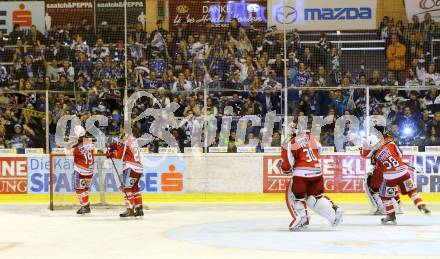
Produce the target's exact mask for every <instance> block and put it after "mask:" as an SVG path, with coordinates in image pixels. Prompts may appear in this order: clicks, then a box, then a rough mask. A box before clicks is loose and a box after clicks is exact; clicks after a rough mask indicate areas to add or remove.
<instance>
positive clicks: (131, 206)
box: [110, 157, 133, 208]
mask: <svg viewBox="0 0 440 259" xmlns="http://www.w3.org/2000/svg"><path fill="white" fill-rule="evenodd" d="M110 160H112V164H113V168H114V169H115V171H116V174H117V175H118V179H119V182H120V183H121V189H122V190H121V191H122V192H123V193H124V195H125V199H126V200H127V202H128V204H130V208H133V205H132V204H131V203H130V200H129V199H128V195H127V193H126V192H125V191H124V183H123V181H122V179H121V175H120V174H119V171H118V168H117V167H116V164H115V161H114V160H113V157H110Z"/></svg>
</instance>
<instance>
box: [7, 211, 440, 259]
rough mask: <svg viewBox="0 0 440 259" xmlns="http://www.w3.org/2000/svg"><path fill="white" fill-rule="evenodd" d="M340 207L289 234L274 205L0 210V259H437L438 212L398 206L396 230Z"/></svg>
mask: <svg viewBox="0 0 440 259" xmlns="http://www.w3.org/2000/svg"><path fill="white" fill-rule="evenodd" d="M342 207H343V208H344V210H345V212H346V213H345V218H344V223H343V224H342V225H341V226H339V227H337V228H331V227H329V226H328V224H327V222H326V221H325V220H324V219H322V218H320V217H319V216H317V215H313V216H312V220H311V226H310V228H309V230H307V231H305V232H299V233H293V232H289V231H288V230H287V225H288V224H289V222H290V218H289V217H290V216H289V214H288V212H287V210H286V209H285V208H284V206H283V205H282V204H267V203H263V204H237V203H235V204H212V203H211V204H200V203H193V204H151V205H150V208H151V210H149V211H147V212H146V215H145V217H144V218H143V219H129V220H121V219H119V218H118V213H119V211H118V210H114V209H112V210H94V211H92V215H88V216H77V215H75V214H74V213H75V212H74V211H66V210H64V211H55V212H50V211H48V210H47V208H46V206H44V205H0V258H1V259H3V258H8V259H9V258H11V259H13V258H60V259H61V258H75V259H78V258H124V259H125V258H127V259H132V258H152V259H156V258H176V259H180V258H228V259H229V258H253V259H256V258H269V259H277V258H291V259H293V258H326V259H329V258H393V257H396V258H405V257H411V258H415V257H420V258H427V257H432V258H440V214H439V213H437V212H436V211H439V209H440V207H439V206H434V207H433V215H432V216H431V217H427V216H424V215H421V214H420V213H419V212H418V211H416V210H414V209H412V207H410V206H406V207H405V209H406V214H405V215H398V225H397V226H382V225H380V224H379V221H380V216H369V215H367V214H366V213H365V211H366V210H367V208H366V207H365V206H361V205H343V206H342Z"/></svg>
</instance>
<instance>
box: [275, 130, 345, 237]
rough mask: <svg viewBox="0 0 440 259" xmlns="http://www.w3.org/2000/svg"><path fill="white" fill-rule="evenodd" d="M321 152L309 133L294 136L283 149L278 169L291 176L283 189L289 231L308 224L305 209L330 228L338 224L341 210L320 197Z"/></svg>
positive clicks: (321, 191)
mask: <svg viewBox="0 0 440 259" xmlns="http://www.w3.org/2000/svg"><path fill="white" fill-rule="evenodd" d="M321 149H322V147H321V144H320V143H319V142H318V141H317V140H316V139H315V138H314V137H313V136H312V135H311V134H310V132H304V133H299V134H296V136H295V135H294V136H293V137H292V139H291V140H290V141H289V142H288V143H287V144H285V145H283V150H282V154H281V157H282V161H280V164H279V167H280V168H281V170H282V171H283V172H284V173H292V178H291V179H290V181H289V185H288V187H287V189H286V203H287V207H288V209H289V212H290V214H291V215H292V217H293V220H292V222H291V223H290V225H289V229H290V230H291V231H299V230H302V229H304V228H305V227H306V226H307V225H308V224H309V218H310V216H309V213H308V209H309V208H310V209H312V210H313V211H314V212H315V213H317V214H318V215H320V216H322V217H324V218H326V219H327V220H328V221H329V223H330V225H332V226H336V225H339V224H340V223H341V222H342V210H341V209H340V208H339V207H338V206H336V205H335V204H334V203H333V202H332V201H331V200H330V199H329V198H328V197H326V196H325V195H324V178H323V175H322V171H321V165H320V162H319V161H320V152H321Z"/></svg>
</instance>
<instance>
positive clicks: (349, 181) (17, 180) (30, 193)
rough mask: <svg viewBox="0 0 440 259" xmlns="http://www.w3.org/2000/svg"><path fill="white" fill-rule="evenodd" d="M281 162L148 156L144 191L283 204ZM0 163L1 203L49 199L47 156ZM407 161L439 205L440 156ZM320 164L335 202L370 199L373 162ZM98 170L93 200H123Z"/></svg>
mask: <svg viewBox="0 0 440 259" xmlns="http://www.w3.org/2000/svg"><path fill="white" fill-rule="evenodd" d="M278 159H279V157H278V156H277V155H276V154H255V153H253V154H252V153H249V154H247V153H242V154H229V153H216V154H214V153H211V154H194V155H190V154H166V155H164V154H160V155H159V154H145V155H143V156H142V160H143V164H144V175H143V177H142V179H141V183H140V186H141V191H142V193H144V197H145V201H146V202H155V201H157V202H185V201H188V202H189V201H191V202H197V201H200V202H247V201H249V202H255V201H257V202H279V201H282V199H283V195H282V193H283V192H284V189H285V186H286V182H287V179H288V177H287V176H285V175H283V174H282V173H281V172H279V170H278V169H277V168H276V166H275V165H276V163H277V160H278ZM0 161H1V163H0V202H43V203H45V202H47V201H48V199H49V198H48V196H49V195H48V192H49V186H50V184H49V178H50V177H49V168H50V163H49V158H48V156H46V155H12V154H10V155H3V156H1V157H0ZM53 161H54V170H53V172H54V183H55V184H54V189H55V193H56V195H58V196H59V197H63V200H70V199H72V202H74V201H76V197H75V196H74V195H72V191H73V188H72V180H73V179H72V162H71V160H69V159H67V158H64V157H61V158H59V159H57V160H53ZM405 161H406V162H407V163H408V164H410V165H412V166H414V167H416V169H417V172H416V173H415V174H414V175H413V177H414V180H415V183H416V186H417V189H418V190H419V191H420V192H422V193H423V197H424V198H425V199H426V200H428V201H431V202H440V194H439V192H440V154H438V153H413V154H407V155H405ZM321 165H322V169H323V173H324V178H325V188H326V192H328V193H330V195H331V196H332V198H334V199H335V200H337V201H339V202H366V201H367V200H366V198H365V195H364V194H363V184H362V182H363V178H364V176H365V173H366V172H368V171H369V170H370V165H369V161H366V160H364V159H362V158H360V156H358V155H356V154H352V153H328V154H325V155H323V156H322V158H321ZM119 166H120V165H119V164H118V165H117V167H119ZM171 166H174V167H171ZM170 169H173V170H174V171H171V170H170ZM100 170H101V171H100V177H99V178H98V177H97V176H96V175H95V178H94V181H93V185H92V199H93V195H98V194H97V193H99V192H102V191H105V193H106V199H107V200H108V201H109V202H112V201H113V200H114V201H120V200H121V198H122V197H121V194H120V193H119V190H118V188H119V180H118V179H117V174H116V173H115V171H114V169H113V168H111V167H105V168H101V169H100ZM119 170H120V168H119ZM103 188H104V189H103ZM93 193H95V194H93Z"/></svg>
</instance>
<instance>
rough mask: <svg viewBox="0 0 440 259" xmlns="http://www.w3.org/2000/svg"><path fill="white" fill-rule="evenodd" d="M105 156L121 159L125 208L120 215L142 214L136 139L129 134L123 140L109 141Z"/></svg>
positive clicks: (141, 170) (140, 166)
mask: <svg viewBox="0 0 440 259" xmlns="http://www.w3.org/2000/svg"><path fill="white" fill-rule="evenodd" d="M107 157H108V158H114V159H121V160H122V180H121V181H122V186H121V189H122V191H123V192H124V193H125V203H126V205H127V210H126V211H125V212H123V213H121V214H120V215H119V216H120V217H132V216H135V217H138V216H143V215H144V211H143V206H142V194H141V192H140V189H139V180H140V178H141V176H142V172H143V169H142V163H141V156H140V152H139V147H138V143H137V139H136V138H135V137H134V136H133V135H129V136H128V137H127V138H126V139H125V140H123V141H119V142H114V143H111V144H110V145H109V147H108V150H107Z"/></svg>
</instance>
